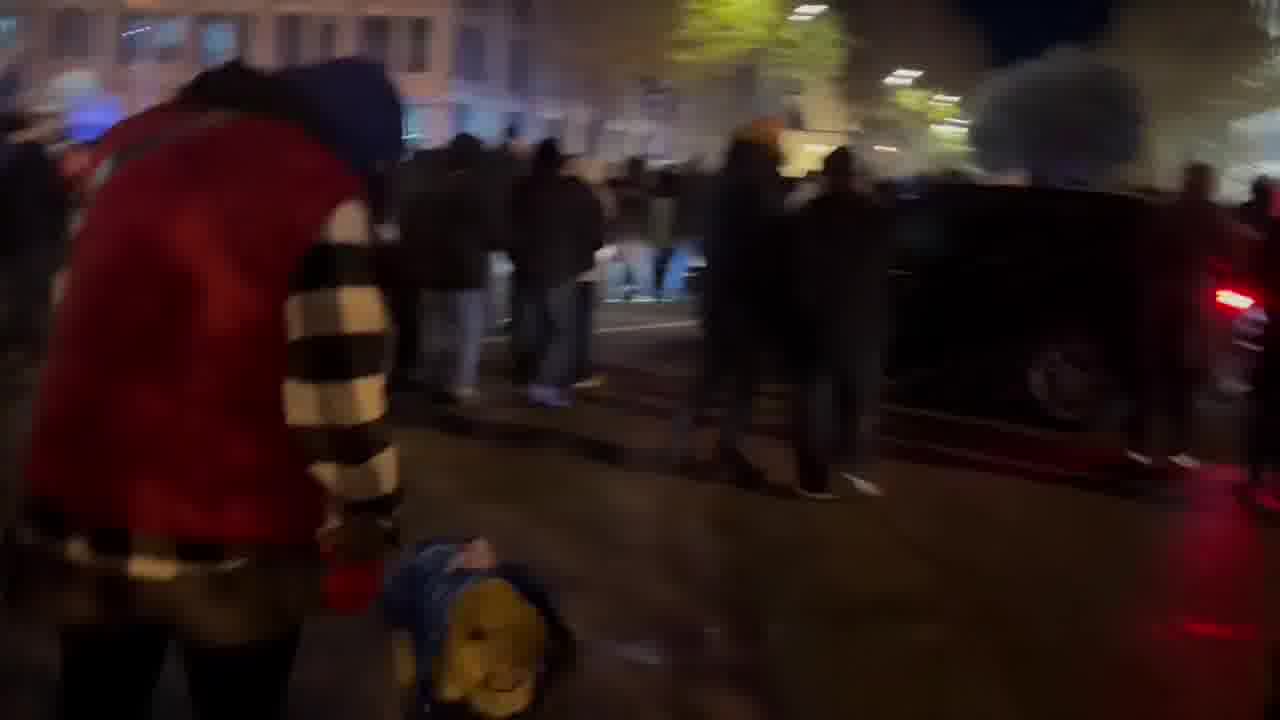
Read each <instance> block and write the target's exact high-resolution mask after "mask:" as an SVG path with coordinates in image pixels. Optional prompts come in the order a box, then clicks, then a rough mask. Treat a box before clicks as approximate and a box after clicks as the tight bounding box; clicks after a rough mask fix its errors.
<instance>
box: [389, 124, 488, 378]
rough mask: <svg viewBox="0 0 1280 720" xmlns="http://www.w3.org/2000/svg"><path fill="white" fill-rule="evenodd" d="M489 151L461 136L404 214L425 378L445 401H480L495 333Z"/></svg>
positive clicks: (404, 232)
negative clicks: (418, 291)
mask: <svg viewBox="0 0 1280 720" xmlns="http://www.w3.org/2000/svg"><path fill="white" fill-rule="evenodd" d="M484 162H485V151H484V146H483V145H482V144H481V143H480V141H479V140H478V139H476V138H475V137H473V136H471V135H467V134H465V133H464V134H461V135H458V136H457V137H456V138H454V139H453V142H451V143H450V144H449V147H448V148H447V149H446V150H445V154H444V170H445V172H444V176H443V177H442V178H439V179H438V180H437V182H434V183H424V184H423V186H424V190H423V191H422V192H420V193H419V194H418V195H416V196H414V197H413V198H410V200H409V202H408V203H407V207H406V208H405V211H404V216H405V220H404V230H403V238H402V242H403V243H405V245H406V247H407V248H408V252H407V255H408V257H409V258H410V260H409V262H410V264H411V265H412V266H413V267H412V272H414V273H416V274H417V275H418V276H419V277H420V278H421V286H422V287H423V288H424V291H423V293H422V296H421V297H422V305H421V310H422V346H421V367H420V368H419V375H420V379H421V380H422V381H423V382H424V383H425V384H426V385H427V387H428V388H429V389H430V390H431V391H432V392H433V393H434V395H435V397H438V398H440V399H442V400H444V401H446V402H467V401H469V400H471V399H472V398H474V397H475V395H476V385H477V382H478V373H479V366H480V349H481V345H482V343H483V341H484V336H485V332H486V331H487V329H488V327H489V290H488V287H489V276H490V257H489V253H490V252H491V251H492V250H493V249H494V248H495V247H497V246H498V244H499V243H498V238H499V234H500V232H501V230H500V228H501V224H500V220H499V216H500V215H501V209H500V207H499V206H498V205H497V202H496V201H495V200H494V199H493V195H492V193H491V192H490V191H489V190H488V188H487V185H486V183H487V181H488V177H487V176H486V174H485V172H484Z"/></svg>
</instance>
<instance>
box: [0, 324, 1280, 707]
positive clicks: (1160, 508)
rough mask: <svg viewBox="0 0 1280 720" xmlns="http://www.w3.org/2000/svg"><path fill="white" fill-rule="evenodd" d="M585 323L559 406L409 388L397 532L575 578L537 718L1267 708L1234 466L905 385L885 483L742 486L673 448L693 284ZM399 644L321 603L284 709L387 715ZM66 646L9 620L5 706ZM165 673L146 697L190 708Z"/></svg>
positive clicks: (1268, 572)
mask: <svg viewBox="0 0 1280 720" xmlns="http://www.w3.org/2000/svg"><path fill="white" fill-rule="evenodd" d="M600 330H601V332H600V334H599V335H598V336H597V341H598V358H599V362H600V364H601V366H602V369H603V370H604V371H605V372H606V373H607V374H608V382H607V384H606V385H605V386H604V387H603V388H601V389H600V390H598V391H593V392H591V393H586V394H583V395H582V396H581V397H580V398H579V400H580V402H579V403H578V404H577V406H576V407H575V408H574V409H572V410H569V411H565V412H546V411H540V410H533V409H530V408H527V407H524V406H523V404H522V403H521V402H519V400H518V398H517V396H515V394H514V393H512V392H511V391H510V389H509V388H506V387H505V386H504V385H503V383H502V381H501V380H500V378H499V377H498V376H497V375H493V376H491V380H490V382H489V383H488V384H487V385H486V388H485V394H484V398H483V401H482V402H481V403H479V404H477V405H476V406H474V407H468V408H465V409H439V408H432V407H431V406H429V405H428V403H427V401H426V400H425V399H424V398H422V397H420V396H418V395H416V394H413V393H408V394H404V395H401V396H399V397H398V398H397V403H396V404H397V413H398V417H399V421H400V427H401V430H400V431H399V432H400V435H399V439H400V441H401V444H402V447H403V449H404V454H405V459H404V467H405V477H406V484H407V486H408V490H409V498H408V500H407V503H408V504H407V508H406V511H407V512H406V518H405V521H406V524H407V527H408V531H409V535H410V536H411V537H414V538H418V537H429V536H432V535H437V534H454V533H468V534H470V533H480V534H485V535H487V536H490V537H491V538H492V539H493V540H494V542H495V543H496V544H497V546H498V548H499V551H500V552H502V553H504V554H506V555H509V556H512V557H514V558H516V559H520V560H524V561H527V562H529V563H530V564H531V565H532V566H534V567H535V568H537V569H538V570H539V571H540V572H542V573H543V574H545V575H546V577H547V578H548V579H549V580H550V581H551V582H552V584H553V585H554V586H555V587H556V588H557V589H558V591H559V592H560V594H561V596H562V600H563V604H564V610H565V613H566V615H567V616H568V617H569V619H570V621H571V622H572V623H573V624H574V626H575V628H576V630H577V632H578V633H579V635H580V637H581V639H582V644H583V661H582V663H581V667H580V668H579V670H578V671H577V672H576V673H575V675H574V677H572V678H571V679H570V681H569V683H568V684H567V685H566V686H565V687H563V688H560V689H559V691H558V692H557V693H556V694H555V696H554V698H553V700H554V701H553V703H552V704H551V706H549V707H548V709H547V710H548V711H547V713H546V716H547V717H553V718H592V719H594V718H599V717H610V718H615V717H616V718H622V719H624V720H625V719H629V718H636V719H637V720H639V719H649V718H653V719H655V720H656V719H657V718H726V719H736V718H766V717H767V718H852V717H869V718H881V719H887V720H895V719H897V718H903V719H907V718H911V719H914V718H920V719H922V720H923V719H926V718H928V719H935V718H942V719H949V718H956V719H957V720H961V719H965V720H967V719H970V718H983V719H986V720H1004V719H1006V718H1010V719H1012V718H1026V719H1028V720H1040V719H1042V718H1048V719H1056V718H1061V719H1062V720H1068V719H1070V720H1075V719H1078V718H1086V717H1087V718H1101V719H1103V720H1107V719H1110V718H1116V719H1117V720H1120V719H1121V718H1123V719H1125V720H1129V719H1130V718H1135V717H1141V718H1187V719H1193V718H1194V719H1198V718H1205V719H1206V720H1207V719H1209V718H1213V719H1222V720H1234V719H1236V718H1239V719H1240V720H1245V719H1251V720H1252V719H1255V718H1259V717H1261V707H1262V702H1263V697H1264V694H1265V692H1266V687H1267V683H1268V674H1267V669H1266V666H1265V662H1264V660H1265V657H1266V654H1267V651H1268V649H1269V648H1272V647H1275V646H1276V640H1277V625H1276V621H1277V620H1280V604H1277V602H1276V597H1277V596H1276V594H1275V593H1276V591H1277V588H1278V587H1280V586H1278V585H1277V581H1278V580H1280V574H1278V573H1277V563H1276V557H1277V556H1276V554H1275V553H1276V550H1277V547H1276V541H1277V535H1276V531H1275V530H1273V529H1271V528H1269V527H1267V526H1266V525H1265V524H1264V523H1262V522H1260V521H1259V520H1258V519H1257V518H1254V517H1251V516H1250V515H1249V514H1248V513H1246V512H1245V511H1244V510H1243V509H1242V508H1241V506H1240V505H1239V504H1238V503H1237V502H1236V501H1235V499H1234V497H1233V496H1232V486H1233V484H1234V483H1235V482H1236V481H1238V479H1239V471H1238V469H1237V468H1236V467H1234V466H1233V465H1231V464H1230V463H1228V462H1222V463H1217V464H1214V465H1211V466H1208V467H1206V468H1205V469H1203V470H1202V471H1200V472H1197V473H1189V474H1184V475H1180V476H1176V477H1175V476H1165V477H1160V478H1155V477H1147V478H1133V477H1128V476H1123V475H1119V474H1117V473H1115V472H1113V471H1112V470H1111V468H1110V467H1109V464H1110V461H1111V458H1112V457H1114V451H1115V445H1114V443H1113V442H1112V441H1113V438H1108V437H1106V436H1097V437H1095V436H1089V437H1081V436H1075V435H1069V434H1061V433H1054V432H1048V431H1045V430H1043V429H1039V428H1031V427H1023V426H1020V425H1017V424H1013V423H1009V422H1000V421H992V420H989V419H983V418H977V417H973V416H970V415H966V414H963V413H958V412H954V411H953V410H952V409H949V408H942V409H938V408H931V409H921V408H918V407H917V408H913V407H900V406H893V407H890V408H889V411H888V412H887V413H886V418H885V422H884V428H883V442H882V444H883V447H884V451H885V456H886V460H885V461H884V462H883V463H882V464H881V467H880V468H879V469H878V472H877V475H876V479H877V480H878V481H879V482H880V484H881V485H882V486H883V487H884V489H885V493H886V494H885V496H884V497H882V498H879V499H868V498H861V497H851V498H850V499H849V500H848V501H847V502H843V503H837V504H829V505H813V504H807V503H802V502H797V501H791V500H786V499H782V498H780V497H775V496H771V495H768V494H751V493H743V492H741V491H737V490H734V489H731V488H728V487H726V486H724V485H722V484H719V483H717V482H715V480H716V479H717V477H716V475H715V473H714V472H713V471H711V469H710V468H702V469H700V470H699V471H697V472H694V473H682V472H676V471H675V470H674V469H673V468H672V466H671V465H670V463H669V462H668V460H669V457H668V453H667V452H666V449H667V448H668V447H669V445H670V440H671V434H670V433H671V423H670V418H671V414H672V412H673V410H674V409H675V408H676V407H678V406H679V404H680V403H681V402H682V400H683V398H684V397H685V392H686V390H687V387H688V382H689V376H690V370H691V367H692V360H693V358H695V357H696V329H695V328H694V327H693V326H692V325H691V323H690V320H689V316H688V313H687V309H684V308H682V307H680V306H658V305H654V306H635V307H632V306H624V307H615V306H608V307H606V308H605V309H604V310H603V311H602V316H601V324H600ZM491 349H492V350H493V351H494V352H492V353H491V355H492V362H493V369H494V370H498V369H500V362H501V356H502V353H501V343H500V342H494V343H492V348H491ZM784 403H785V389H784V388H777V387H775V388H769V389H767V391H766V392H765V393H763V395H762V398H761V400H760V403H759V407H758V411H757V413H756V418H755V420H756V424H755V426H754V430H753V434H752V436H751V439H750V443H749V446H748V451H749V453H750V454H751V455H752V456H753V458H755V459H756V460H757V461H758V462H760V463H761V464H762V465H763V466H764V467H765V468H766V469H767V470H768V472H769V476H770V480H771V481H772V482H775V483H778V484H779V485H784V484H786V483H789V482H790V481H791V470H790V462H789V456H788V453H787V450H786V429H785V425H784V423H783V419H784V417H785V413H784V409H785V408H784ZM708 433H709V430H703V431H702V433H701V434H700V443H699V444H700V447H701V448H702V449H703V452H704V453H705V452H706V449H707V448H709V447H710V438H709V437H707V435H708ZM1222 459H1223V460H1224V461H1225V460H1229V459H1230V458H1229V457H1227V456H1226V455H1225V454H1224V455H1223V457H1222ZM386 655H387V653H386V639H385V636H384V635H383V634H382V632H381V631H380V628H379V627H378V623H377V622H376V620H375V619H374V618H371V617H370V618H358V619H332V618H327V619H318V620H317V621H316V622H314V623H312V625H311V626H310V627H309V628H308V631H307V637H306V640H305V643H304V647H303V652H302V657H301V659H300V664H299V667H298V671H297V673H296V677H295V685H294V688H293V709H292V716H293V717H297V718H318V719H320V720H329V719H333V720H337V719H338V718H355V717H387V718H390V717H394V716H395V713H396V702H395V696H394V695H395V694H394V692H393V691H392V690H391V687H390V680H389V670H388V668H387V662H386ZM55 669H56V652H55V651H54V649H53V645H52V643H51V640H50V637H49V634H48V633H47V632H46V631H44V630H41V629H38V628H27V627H17V626H15V625H14V624H12V623H10V624H8V625H5V626H3V627H2V628H0V717H2V718H14V719H15V720H18V719H21V720H26V719H27V718H37V717H43V716H42V715H41V714H40V713H41V711H42V709H43V708H45V707H47V702H48V693H49V691H50V687H51V684H52V682H53V678H54V676H55ZM170 670H171V672H170V674H169V675H168V676H167V677H166V680H165V682H164V683H163V684H162V686H161V688H160V690H159V692H158V709H157V713H156V717H161V718H166V719H167V718H185V717H189V715H188V714H187V713H186V709H185V704H184V700H183V697H182V689H181V688H182V686H181V683H180V681H179V675H178V674H177V672H176V668H171V669H170Z"/></svg>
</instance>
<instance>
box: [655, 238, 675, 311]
mask: <svg viewBox="0 0 1280 720" xmlns="http://www.w3.org/2000/svg"><path fill="white" fill-rule="evenodd" d="M674 254H675V248H669V247H663V248H658V249H657V250H655V251H654V255H653V295H654V297H656V298H658V299H666V298H667V288H668V283H667V273H668V272H669V271H670V270H671V258H672V256H673V255H674Z"/></svg>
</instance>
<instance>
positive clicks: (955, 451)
mask: <svg viewBox="0 0 1280 720" xmlns="http://www.w3.org/2000/svg"><path fill="white" fill-rule="evenodd" d="M881 437H882V438H884V439H886V440H891V441H893V442H896V443H898V444H900V445H904V446H906V447H914V448H919V449H922V450H930V451H932V452H937V453H942V454H945V455H951V456H953V457H957V458H961V459H964V460H977V461H979V462H984V463H991V464H993V465H1003V466H1004V467H1007V468H1012V469H1015V470H1022V471H1025V472H1032V473H1037V474H1041V475H1058V476H1066V477H1071V476H1075V475H1079V474H1081V472H1082V471H1081V470H1069V469H1067V468H1065V467H1061V466H1056V465H1041V464H1039V463H1034V462H1028V461H1026V460H1018V459H1017V458H1011V457H1003V456H1000V455H988V454H987V453H982V452H977V451H975V450H965V449H963V448H955V447H950V446H948V445H940V444H938V443H931V442H920V441H919V440H909V439H907V438H903V437H899V436H896V435H888V434H885V435H882V436H881ZM925 464H927V463H925Z"/></svg>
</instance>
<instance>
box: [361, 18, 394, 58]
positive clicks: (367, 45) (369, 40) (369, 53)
mask: <svg viewBox="0 0 1280 720" xmlns="http://www.w3.org/2000/svg"><path fill="white" fill-rule="evenodd" d="M360 53H361V54H362V55H364V56H365V57H366V58H368V59H370V60H373V61H375V62H380V63H383V64H386V62H387V58H388V56H389V55H390V54H391V18H385V17H367V18H364V19H363V20H362V21H361V23H360Z"/></svg>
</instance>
